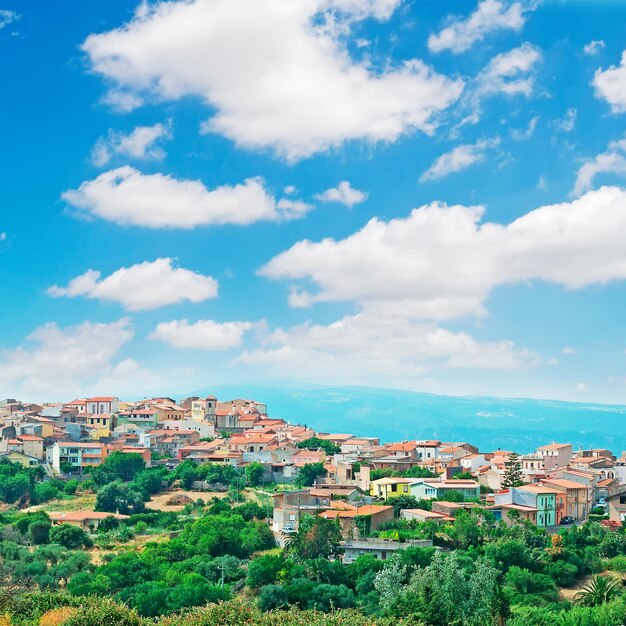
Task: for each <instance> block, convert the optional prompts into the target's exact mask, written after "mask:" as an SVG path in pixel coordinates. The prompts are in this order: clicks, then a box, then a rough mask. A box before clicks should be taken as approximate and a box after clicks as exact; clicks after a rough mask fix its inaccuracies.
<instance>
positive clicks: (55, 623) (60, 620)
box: [39, 606, 78, 626]
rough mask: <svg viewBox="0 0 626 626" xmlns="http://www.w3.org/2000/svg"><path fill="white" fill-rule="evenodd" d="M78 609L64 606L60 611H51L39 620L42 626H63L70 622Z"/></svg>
mask: <svg viewBox="0 0 626 626" xmlns="http://www.w3.org/2000/svg"><path fill="white" fill-rule="evenodd" d="M77 610H78V609H77V608H76V607H71V606H63V607H61V608H58V609H51V610H50V611H47V612H46V613H44V614H43V615H42V616H41V619H40V620H39V625H40V626H61V624H64V623H65V622H66V620H68V619H69V618H70V617H71V616H72V615H74V613H76V611H77Z"/></svg>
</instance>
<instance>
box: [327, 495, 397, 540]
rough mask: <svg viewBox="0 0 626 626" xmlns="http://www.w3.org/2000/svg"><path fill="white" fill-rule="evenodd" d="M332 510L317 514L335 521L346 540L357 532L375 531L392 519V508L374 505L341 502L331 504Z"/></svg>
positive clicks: (336, 501)
mask: <svg viewBox="0 0 626 626" xmlns="http://www.w3.org/2000/svg"><path fill="white" fill-rule="evenodd" d="M331 506H332V508H330V509H328V510H326V511H322V512H321V513H319V516H320V517H324V518H326V519H335V520H337V521H338V522H339V526H340V527H341V534H342V536H343V537H344V538H346V539H348V538H350V537H354V536H355V534H357V535H358V533H359V532H361V533H363V532H368V531H370V530H377V529H378V528H379V527H380V525H381V524H383V523H384V522H389V521H391V520H392V519H393V507H392V506H381V505H376V504H361V505H358V504H352V503H349V502H344V501H342V500H335V501H334V502H332V503H331Z"/></svg>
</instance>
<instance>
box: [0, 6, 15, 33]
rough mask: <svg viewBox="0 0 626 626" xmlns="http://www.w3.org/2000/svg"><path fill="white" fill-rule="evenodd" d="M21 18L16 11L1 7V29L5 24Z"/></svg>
mask: <svg viewBox="0 0 626 626" xmlns="http://www.w3.org/2000/svg"><path fill="white" fill-rule="evenodd" d="M19 18H20V16H19V14H18V13H16V12H15V11H9V10H8V9H0V30H2V29H3V28H4V27H5V26H8V25H9V24H11V23H12V22H15V21H17V20H18V19H19Z"/></svg>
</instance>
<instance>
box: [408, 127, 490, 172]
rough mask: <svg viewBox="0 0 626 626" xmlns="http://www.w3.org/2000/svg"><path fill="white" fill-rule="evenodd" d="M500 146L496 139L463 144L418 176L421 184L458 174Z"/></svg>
mask: <svg viewBox="0 0 626 626" xmlns="http://www.w3.org/2000/svg"><path fill="white" fill-rule="evenodd" d="M499 144H500V139H499V138H498V137H496V138H494V139H487V140H480V141H477V142H476V143H473V144H463V145H460V146H457V147H456V148H454V149H452V150H450V152H446V153H445V154H442V155H441V156H440V157H438V158H437V159H436V160H435V162H434V163H433V164H432V165H431V166H430V167H429V168H428V169H427V170H426V171H425V172H424V173H423V174H422V175H421V176H420V181H421V182H426V181H429V180H438V179H440V178H444V177H445V176H448V175H449V174H453V173H455V172H460V171H461V170H464V169H467V168H468V167H470V166H472V165H474V164H475V163H480V162H481V161H484V159H485V156H486V154H487V151H488V150H490V149H491V148H494V147H496V146H498V145H499Z"/></svg>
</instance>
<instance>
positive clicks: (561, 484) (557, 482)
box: [541, 478, 589, 489]
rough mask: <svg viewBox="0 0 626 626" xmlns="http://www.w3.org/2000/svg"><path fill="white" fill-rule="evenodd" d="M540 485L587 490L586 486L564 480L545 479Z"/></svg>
mask: <svg viewBox="0 0 626 626" xmlns="http://www.w3.org/2000/svg"><path fill="white" fill-rule="evenodd" d="M541 482H542V483H550V484H551V485H556V486H557V487H563V488H564V489H589V487H587V485H583V484H582V483H577V482H575V481H573V480H566V479H565V478H546V479H545V480H543V481H541Z"/></svg>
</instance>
